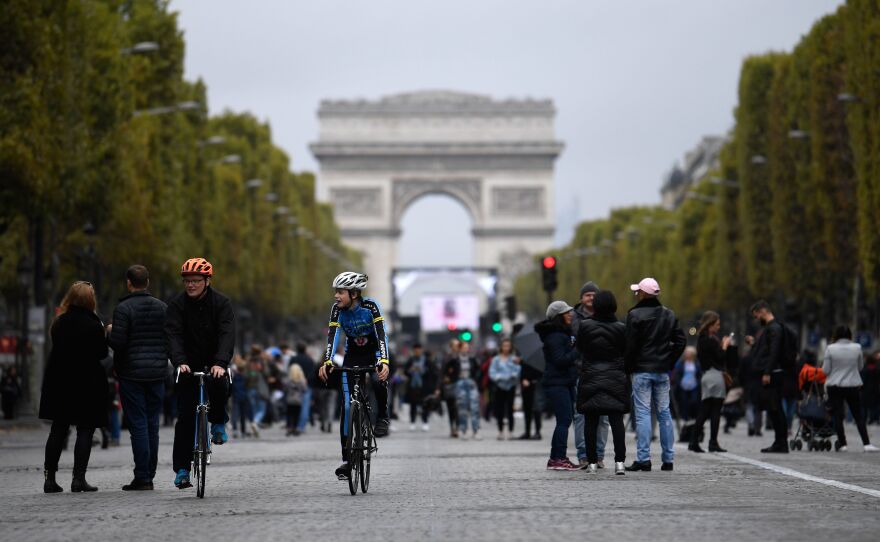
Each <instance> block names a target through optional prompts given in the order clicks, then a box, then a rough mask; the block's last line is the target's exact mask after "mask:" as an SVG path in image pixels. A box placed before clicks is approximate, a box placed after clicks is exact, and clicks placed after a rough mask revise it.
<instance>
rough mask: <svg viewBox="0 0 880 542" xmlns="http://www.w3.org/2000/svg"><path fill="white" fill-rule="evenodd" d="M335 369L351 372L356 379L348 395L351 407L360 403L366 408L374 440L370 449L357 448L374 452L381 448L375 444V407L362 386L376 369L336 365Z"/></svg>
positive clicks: (365, 412) (365, 411) (372, 439)
mask: <svg viewBox="0 0 880 542" xmlns="http://www.w3.org/2000/svg"><path fill="white" fill-rule="evenodd" d="M334 370H338V371H341V372H343V373H349V374H351V375H352V379H353V380H354V383H353V384H352V390H351V393H350V394H349V397H348V401H349V407H350V406H351V405H353V404H358V405H360V406H361V407H362V408H363V409H364V410H363V412H364V415H365V417H366V420H367V423H368V424H369V426H370V436H371V441H372V442H373V445H372V446H370V448H369V449H361V448H356V449H355V450H361V451H364V452H368V453H370V454H373V453H375V452H377V451H378V450H379V448H378V447H377V446H376V445H375V442H376V440H375V437H372V432H373V420H372V410H373V409H372V407H371V406H370V401H369V397H367V393H366V392H365V391H364V390H363V389H362V388H361V381H362V380H364V379H365V378H366V376H367V375H368V374H370V373H371V372H373V371H375V368H373V367H335V368H334ZM346 427H347V424H346ZM346 430H347V429H346ZM346 436H348V435H347V434H346ZM351 451H352V450H351V449H349V453H350V452H351Z"/></svg>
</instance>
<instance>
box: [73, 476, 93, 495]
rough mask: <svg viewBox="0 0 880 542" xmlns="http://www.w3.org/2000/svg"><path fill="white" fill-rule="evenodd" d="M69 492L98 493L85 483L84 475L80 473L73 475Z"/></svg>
mask: <svg viewBox="0 0 880 542" xmlns="http://www.w3.org/2000/svg"><path fill="white" fill-rule="evenodd" d="M70 491H71V492H73V493H80V492H83V491H98V488H96V487H95V486H92V485H89V483H88V482H86V473H82V474H74V475H73V482H71V483H70Z"/></svg>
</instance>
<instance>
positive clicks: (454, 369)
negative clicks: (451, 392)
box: [443, 356, 482, 384]
mask: <svg viewBox="0 0 880 542" xmlns="http://www.w3.org/2000/svg"><path fill="white" fill-rule="evenodd" d="M467 359H468V364H469V367H470V371H471V374H470V379H471V380H473V381H474V382H477V383H479V382H480V380H481V378H480V377H481V376H482V375H481V373H480V364H479V363H477V360H476V358H474V357H472V356H468V358H467ZM460 377H461V357H460V356H451V357H450V358H449V359H447V360H446V363H444V364H443V382H444V383H445V384H452V383H455V382H458V379H459V378H460Z"/></svg>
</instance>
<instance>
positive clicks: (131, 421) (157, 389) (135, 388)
mask: <svg viewBox="0 0 880 542" xmlns="http://www.w3.org/2000/svg"><path fill="white" fill-rule="evenodd" d="M119 397H120V399H122V409H123V411H124V412H125V417H126V419H127V420H128V431H129V433H130V434H131V452H132V455H134V477H135V479H136V480H141V481H144V482H149V481H152V480H153V477H155V476H156V462H157V461H158V459H159V418H160V416H161V415H162V403H163V401H164V399H165V382H163V381H161V380H160V381H158V382H134V381H132V380H125V379H120V380H119Z"/></svg>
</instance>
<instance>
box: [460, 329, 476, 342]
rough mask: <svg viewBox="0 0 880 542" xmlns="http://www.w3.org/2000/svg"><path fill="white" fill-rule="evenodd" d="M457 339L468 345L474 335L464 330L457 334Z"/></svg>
mask: <svg viewBox="0 0 880 542" xmlns="http://www.w3.org/2000/svg"><path fill="white" fill-rule="evenodd" d="M458 338H459V340H461V341H463V342H466V343H469V342H471V339H473V338H474V334H473V333H471V332H470V331H468V330H464V331H462V332H461V333H459V334H458Z"/></svg>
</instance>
